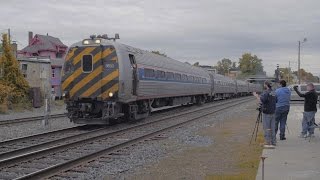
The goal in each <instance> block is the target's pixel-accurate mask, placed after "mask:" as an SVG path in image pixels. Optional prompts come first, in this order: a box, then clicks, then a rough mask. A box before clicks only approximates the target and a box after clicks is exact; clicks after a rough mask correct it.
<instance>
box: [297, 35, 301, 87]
mask: <svg viewBox="0 0 320 180" xmlns="http://www.w3.org/2000/svg"><path fill="white" fill-rule="evenodd" d="M298 78H299V84H300V83H301V74H300V41H299V48H298Z"/></svg>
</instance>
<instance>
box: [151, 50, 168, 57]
mask: <svg viewBox="0 0 320 180" xmlns="http://www.w3.org/2000/svg"><path fill="white" fill-rule="evenodd" d="M151 52H152V53H154V54H158V55H160V56H164V57H168V56H167V55H166V54H165V53H161V52H160V51H151Z"/></svg>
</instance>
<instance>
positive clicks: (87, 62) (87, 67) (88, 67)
mask: <svg viewBox="0 0 320 180" xmlns="http://www.w3.org/2000/svg"><path fill="white" fill-rule="evenodd" d="M82 70H83V72H91V71H92V55H83V56H82Z"/></svg>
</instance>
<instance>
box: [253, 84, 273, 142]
mask: <svg viewBox="0 0 320 180" xmlns="http://www.w3.org/2000/svg"><path fill="white" fill-rule="evenodd" d="M264 88H265V89H266V90H265V91H263V93H262V94H261V95H260V96H258V95H257V94H256V93H254V96H256V97H257V99H258V100H259V101H260V102H261V104H262V123H263V130H264V140H265V146H264V147H265V148H275V145H276V133H275V110H276V102H277V96H276V94H275V92H274V91H272V89H271V84H270V83H269V82H268V81H266V82H264Z"/></svg>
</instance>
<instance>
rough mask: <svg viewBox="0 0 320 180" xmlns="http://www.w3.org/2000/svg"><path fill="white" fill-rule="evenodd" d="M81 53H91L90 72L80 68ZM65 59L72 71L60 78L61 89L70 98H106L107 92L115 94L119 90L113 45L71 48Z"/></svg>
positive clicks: (117, 68) (116, 60)
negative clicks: (67, 93)
mask: <svg viewBox="0 0 320 180" xmlns="http://www.w3.org/2000/svg"><path fill="white" fill-rule="evenodd" d="M83 55H92V57H93V58H92V61H93V62H92V64H93V69H92V72H90V73H84V72H83V70H82V64H81V63H82V57H83ZM65 60H66V62H68V63H70V64H71V65H72V66H73V68H72V69H73V71H72V73H70V74H65V75H64V77H63V78H62V89H63V91H68V92H69V95H70V99H81V98H92V99H94V98H98V99H102V100H105V99H107V98H108V94H109V92H112V93H113V94H114V95H116V94H117V92H118V90H119V65H118V59H117V55H116V51H115V49H114V47H112V46H103V47H101V46H98V47H77V48H72V49H70V50H69V53H68V54H67V56H66V59H65ZM106 64H108V67H107V66H106ZM110 65H111V66H110ZM110 67H112V68H110Z"/></svg>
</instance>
